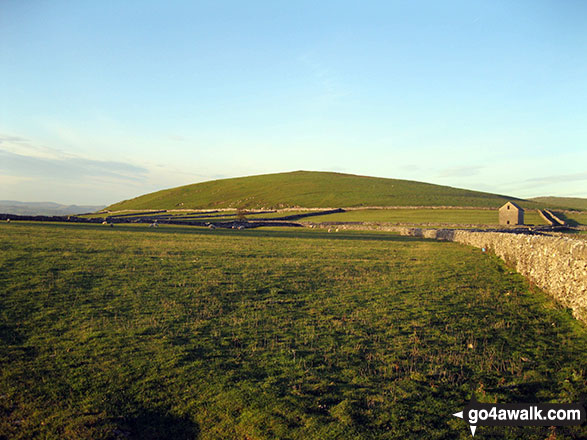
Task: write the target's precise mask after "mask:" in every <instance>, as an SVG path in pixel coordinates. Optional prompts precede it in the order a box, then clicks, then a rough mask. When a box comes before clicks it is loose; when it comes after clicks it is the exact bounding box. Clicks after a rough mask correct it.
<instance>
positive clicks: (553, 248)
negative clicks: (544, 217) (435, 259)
mask: <svg viewBox="0 0 587 440" xmlns="http://www.w3.org/2000/svg"><path fill="white" fill-rule="evenodd" d="M400 233H401V232H400ZM403 233H404V235H411V236H416V237H423V238H434V239H437V240H447V241H454V242H458V243H462V244H467V245H470V246H475V247H477V248H482V249H485V250H486V251H490V252H493V253H495V255H497V256H498V257H500V258H501V259H503V260H504V261H505V262H506V263H508V264H509V265H511V266H513V267H514V268H515V269H516V271H517V272H519V273H520V274H522V275H524V276H525V277H527V278H528V279H529V280H530V281H531V282H533V283H535V284H536V285H537V286H538V287H540V288H541V289H543V290H544V291H545V292H547V293H548V294H550V295H551V296H553V297H554V298H555V299H556V300H557V301H559V302H560V303H561V304H562V305H564V306H565V307H569V308H570V309H572V311H573V316H574V317H575V318H577V319H579V320H581V321H583V322H585V323H587V242H585V241H583V240H575V239H572V238H568V237H553V236H547V235H530V234H519V233H518V234H516V233H508V232H485V231H466V230H450V229H419V228H408V230H406V231H403Z"/></svg>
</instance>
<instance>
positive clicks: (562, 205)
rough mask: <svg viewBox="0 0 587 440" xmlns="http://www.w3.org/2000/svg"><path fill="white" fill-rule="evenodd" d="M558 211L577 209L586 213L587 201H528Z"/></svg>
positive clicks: (561, 199) (536, 199) (550, 199)
mask: <svg viewBox="0 0 587 440" xmlns="http://www.w3.org/2000/svg"><path fill="white" fill-rule="evenodd" d="M530 200H532V201H535V202H537V203H544V204H548V205H551V206H553V207H554V208H559V209H578V210H581V211H587V199H586V198H581V197H535V198H533V199H530Z"/></svg>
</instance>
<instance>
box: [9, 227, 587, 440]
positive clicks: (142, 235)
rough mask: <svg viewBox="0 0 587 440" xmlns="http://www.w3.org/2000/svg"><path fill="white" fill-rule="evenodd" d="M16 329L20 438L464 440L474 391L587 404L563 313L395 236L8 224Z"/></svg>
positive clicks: (475, 257) (480, 260) (580, 361)
mask: <svg viewBox="0 0 587 440" xmlns="http://www.w3.org/2000/svg"><path fill="white" fill-rule="evenodd" d="M0 322H1V323H2V324H1V327H0V329H1V333H0V335H1V338H2V345H1V346H0V371H1V373H0V437H2V436H5V437H7V438H21V439H25V438H55V439H57V438H59V439H61V438H88V439H90V438H91V439H96V438H121V439H122V438H141V439H145V438H147V439H149V438H151V439H156V438H174V439H176V438H200V439H233V438H234V439H278V438H279V439H288V438H291V439H331V438H337V439H357V438H359V439H361V438H364V439H392V438H393V439H404V438H414V439H416V438H438V439H440V438H462V439H464V438H470V433H469V432H468V431H467V428H466V427H465V425H464V423H462V421H460V420H458V419H455V418H453V417H451V416H450V414H452V413H453V412H456V411H458V410H461V409H462V407H463V404H464V402H465V401H467V400H468V399H469V398H470V396H471V394H472V393H473V392H475V393H476V395H477V397H478V398H480V399H482V400H484V401H499V402H512V401H527V402H545V401H551V400H552V401H560V402H571V401H573V402H574V401H579V400H581V399H582V398H585V397H586V393H587V385H586V381H585V372H586V371H587V359H586V356H585V346H586V345H587V332H586V330H585V327H584V326H583V325H581V324H579V323H578V322H576V321H574V320H573V319H572V318H571V316H570V314H569V313H568V312H567V311H566V310H563V309H561V308H559V307H558V306H556V305H555V304H554V303H553V302H551V301H550V300H549V299H548V298H546V297H545V296H544V294H543V293H541V292H540V291H538V290H536V289H534V288H532V287H531V286H529V285H528V283H527V282H526V281H524V280H523V279H522V278H521V277H520V276H519V275H517V274H515V273H512V272H511V271H510V270H508V269H507V268H506V267H505V266H504V265H503V264H502V263H501V261H500V260H498V259H497V258H496V257H493V256H491V255H487V254H484V253H482V252H480V251H479V250H477V249H473V248H469V247H464V246H461V245H458V244H454V243H443V242H435V241H428V240H419V239H414V238H411V237H400V236H397V235H390V234H387V233H369V232H354V233H351V232H344V233H343V232H339V233H335V234H328V233H327V232H325V231H313V230H307V229H303V230H301V229H281V230H272V229H261V230H245V231H233V230H215V231H211V230H208V229H196V228H189V227H167V226H164V227H161V228H158V229H148V228H146V227H145V226H141V225H117V226H116V227H114V228H107V227H102V226H101V225H73V224H72V225H70V224H68V225H59V224H25V223H22V224H21V223H15V222H13V223H11V224H1V225H0ZM556 432H557V439H559V438H572V437H571V435H573V436H575V437H573V438H580V437H582V436H583V437H584V436H585V435H587V431H585V428H584V427H583V428H564V429H563V428H560V429H557V431H556ZM480 433H485V434H487V433H493V435H494V436H495V438H498V437H499V438H509V439H514V438H530V439H544V438H545V437H547V435H548V434H549V433H550V431H549V430H548V429H547V428H497V427H496V428H482V429H480Z"/></svg>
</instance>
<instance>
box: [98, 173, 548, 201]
mask: <svg viewBox="0 0 587 440" xmlns="http://www.w3.org/2000/svg"><path fill="white" fill-rule="evenodd" d="M507 200H515V201H516V202H517V203H518V204H521V205H522V206H525V207H528V208H533V207H536V206H537V203H535V202H529V201H526V200H520V199H516V198H513V197H507V196H502V195H497V194H490V193H484V192H478V191H469V190H465V189H458V188H452V187H449V186H441V185H433V184H429V183H422V182H414V181H410V180H398V179H384V178H379V177H367V176H357V175H354V174H341V173H330V172H315V171H294V172H290V173H279V174H264V175H260V176H250V177H238V178H233V179H222V180H214V181H209V182H203V183H196V184H192V185H186V186H180V187H177V188H171V189H166V190H162V191H158V192H154V193H150V194H145V195H143V196H140V197H136V198H134V199H131V200H125V201H122V202H119V203H115V204H114V205H111V206H109V207H108V208H107V209H109V210H122V209H174V208H189V209H191V208H285V207H303V208H323V207H357V206H475V207H499V206H501V205H503V204H504V203H505V202H506V201H507Z"/></svg>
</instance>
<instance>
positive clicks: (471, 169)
mask: <svg viewBox="0 0 587 440" xmlns="http://www.w3.org/2000/svg"><path fill="white" fill-rule="evenodd" d="M483 168H484V167H482V166H479V165H473V166H460V167H451V168H445V169H443V170H440V173H439V174H438V175H437V176H438V177H469V176H476V175H477V174H479V171H481V170H482V169H483Z"/></svg>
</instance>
